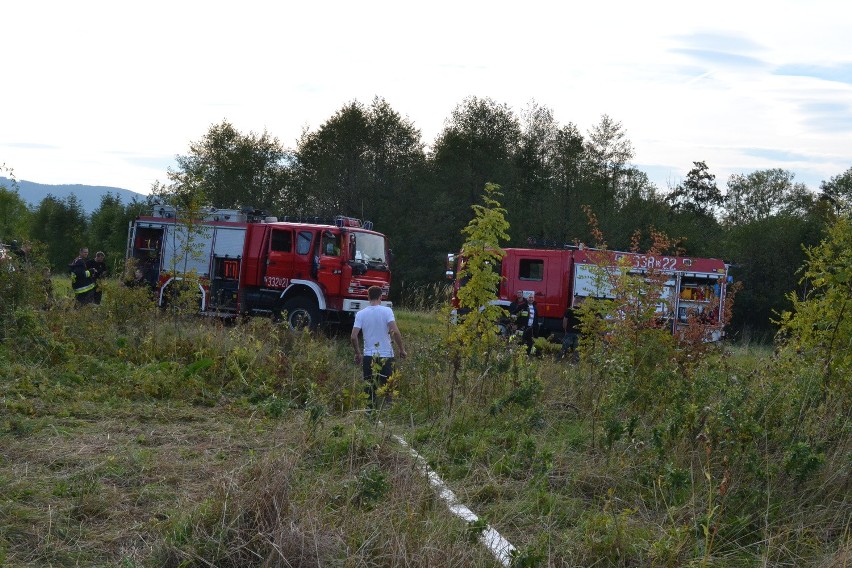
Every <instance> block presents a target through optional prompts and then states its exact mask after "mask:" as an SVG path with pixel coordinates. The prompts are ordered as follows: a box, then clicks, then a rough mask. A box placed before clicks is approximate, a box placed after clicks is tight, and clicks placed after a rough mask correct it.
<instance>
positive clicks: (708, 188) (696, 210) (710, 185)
mask: <svg viewBox="0 0 852 568" xmlns="http://www.w3.org/2000/svg"><path fill="white" fill-rule="evenodd" d="M692 165H693V168H692V169H691V170H689V173H688V174H686V179H685V180H684V181H683V183H680V184H678V185H677V186H676V187H675V188H674V190H673V191H672V192H671V193H670V194H669V195H668V197H667V198H666V201H668V202H669V203H671V204H672V209H673V210H674V211H675V212H680V211H683V212H689V213H693V214H695V215H696V216H698V217H712V216H713V215H714V213H715V210H716V208H717V207H718V206H720V205H721V204H722V202H723V198H722V192H721V191H719V187H718V186H717V185H716V176H715V175H713V174H711V173H710V171H709V169H708V168H707V164H706V163H705V162H692Z"/></svg>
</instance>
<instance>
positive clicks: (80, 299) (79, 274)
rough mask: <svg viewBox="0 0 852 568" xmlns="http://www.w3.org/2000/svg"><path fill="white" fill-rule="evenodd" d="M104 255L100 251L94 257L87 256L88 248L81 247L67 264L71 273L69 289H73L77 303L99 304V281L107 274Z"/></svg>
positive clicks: (100, 293)
mask: <svg viewBox="0 0 852 568" xmlns="http://www.w3.org/2000/svg"><path fill="white" fill-rule="evenodd" d="M105 261H106V255H105V254H104V253H102V252H100V251H98V252H97V253H96V254H95V258H94V260H93V259H90V258H89V249H88V248H87V247H83V248H81V249H80V253H79V254H78V255H77V258H75V259H74V260H72V261H71V264H69V265H68V270H69V272H70V273H71V289H72V290H73V291H74V299H75V300H76V301H77V305H80V306H82V305H85V304H100V303H101V299H102V298H103V288H102V283H101V281H102V280H103V279H104V278H106V277H107V276H108V275H109V267H107V264H106V262H105Z"/></svg>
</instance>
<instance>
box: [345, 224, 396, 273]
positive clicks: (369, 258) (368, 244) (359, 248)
mask: <svg viewBox="0 0 852 568" xmlns="http://www.w3.org/2000/svg"><path fill="white" fill-rule="evenodd" d="M353 236H354V237H355V248H354V251H353V253H352V255H353V257H352V260H355V261H357V262H363V263H366V264H367V265H368V266H370V268H377V269H387V258H386V255H385V238H384V237H383V236H381V235H374V234H372V233H361V232H358V231H354V232H353ZM376 265H380V266H376Z"/></svg>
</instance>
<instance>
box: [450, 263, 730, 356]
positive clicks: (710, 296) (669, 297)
mask: <svg viewBox="0 0 852 568" xmlns="http://www.w3.org/2000/svg"><path fill="white" fill-rule="evenodd" d="M504 251H505V253H506V254H505V256H504V257H503V259H502V261H501V262H500V263H499V264H498V266H497V267H496V269H497V272H498V273H499V274H500V276H501V280H500V287H499V289H498V291H497V298H498V299H497V300H496V302H495V303H496V304H498V305H501V306H504V307H506V308H508V307H509V304H510V303H511V302H512V301H513V300H514V299H515V297H516V294H517V293H518V292H520V293H522V294H523V295H524V296H526V297H530V296H532V297H534V298H535V302H536V306H537V311H538V314H539V317H540V320H541V329H540V330H539V331H540V332H541V333H542V334H547V333H550V332H555V333H557V334H558V333H561V331H562V316H563V315H564V314H565V311H566V309H567V308H569V307H574V306H575V304H576V303H579V302H581V301H582V300H583V299H584V298H613V297H614V290H613V286H612V279H611V278H608V277H607V276H608V275H609V276H612V275H613V274H614V273H617V272H620V271H623V270H625V267H626V270H627V271H628V272H629V273H630V274H634V275H637V276H643V277H649V276H650V275H655V276H654V280H655V282H658V285H659V286H661V287H662V290H660V297H659V300H660V303H659V305H658V307H657V317H658V319H659V321H661V322H664V325H667V326H669V328H670V329H671V331H672V333H678V332H679V331H683V330H685V329H686V327H687V326H689V325H693V324H694V323H695V322H696V321H699V320H700V321H701V324H702V326H703V327H704V335H705V337H706V339H707V340H710V341H717V340H719V339H721V338H722V336H723V333H724V330H723V328H724V313H723V311H724V310H723V307H724V306H725V296H726V293H727V284H728V265H727V264H726V263H725V262H724V261H722V260H719V259H715V258H692V257H684V256H669V255H658V256H650V255H646V254H638V253H632V252H619V251H609V250H601V249H590V248H586V247H569V248H558V249H544V248H507V249H504ZM458 264H459V259H458V258H457V256H456V255H453V254H450V255H449V256H448V263H447V277H448V278H454V279H455V283H454V292H457V291H458V288H459V286H460V285H461V282H460V281H459V279H458V278H457V275H458V268H459V267H458V266H457V265H458ZM455 299H456V296H455V293H454V301H455ZM456 307H458V306H457V302H456Z"/></svg>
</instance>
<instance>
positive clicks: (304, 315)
mask: <svg viewBox="0 0 852 568" xmlns="http://www.w3.org/2000/svg"><path fill="white" fill-rule="evenodd" d="M283 311H285V312H287V316H286V317H287V323H288V324H289V326H290V327H291V328H292V329H316V327H317V325H319V319H320V313H319V308H318V307H317V304H316V302H314V301H313V300H311V299H310V298H305V297H303V296H299V297H296V298H291V299H289V300H287V301H286V302H284V310H283Z"/></svg>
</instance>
